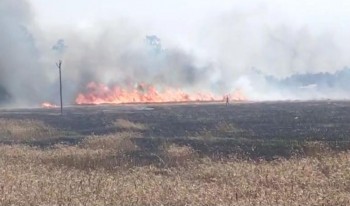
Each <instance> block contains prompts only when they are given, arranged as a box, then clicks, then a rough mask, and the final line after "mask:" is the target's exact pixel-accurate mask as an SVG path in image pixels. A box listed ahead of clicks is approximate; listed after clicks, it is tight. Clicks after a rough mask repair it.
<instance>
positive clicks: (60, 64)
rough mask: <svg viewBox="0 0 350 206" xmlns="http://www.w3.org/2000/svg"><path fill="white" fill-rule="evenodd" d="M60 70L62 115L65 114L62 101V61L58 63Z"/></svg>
mask: <svg viewBox="0 0 350 206" xmlns="http://www.w3.org/2000/svg"><path fill="white" fill-rule="evenodd" d="M56 65H57V67H58V70H59V75H60V100H61V115H62V114H63V101H62V72H61V68H62V60H59V62H58V63H56Z"/></svg>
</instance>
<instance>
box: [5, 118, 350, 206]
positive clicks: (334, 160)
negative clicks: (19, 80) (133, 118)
mask: <svg viewBox="0 0 350 206" xmlns="http://www.w3.org/2000/svg"><path fill="white" fill-rule="evenodd" d="M4 122H6V121H5V120H2V122H0V123H1V124H3V125H4V124H5V123H4ZM18 124H21V127H20V129H18V126H17V125H18ZM11 125H14V126H11ZM38 125H39V126H38ZM120 125H124V127H126V126H125V125H126V122H125V121H124V122H123V121H121V120H118V126H120ZM128 125H129V126H127V127H131V126H130V124H128ZM23 127H34V128H36V129H35V130H30V129H24V128H23ZM133 127H135V125H133ZM4 128H5V127H4ZM137 128H141V129H143V128H144V126H142V125H137ZM6 129H7V132H6V134H11V135H12V136H11V135H8V136H7V137H6V138H8V139H10V138H14V139H17V138H19V137H20V139H23V138H24V135H23V132H18V131H19V130H20V131H30V134H31V136H35V135H34V133H36V132H37V133H38V134H40V135H41V138H44V136H45V135H47V136H46V138H50V136H49V135H50V134H52V133H54V134H56V133H57V131H54V132H53V130H52V129H51V128H47V127H46V126H45V125H44V124H43V123H38V122H33V121H31V122H26V123H24V124H23V121H22V122H13V121H11V122H6ZM16 131H17V132H16ZM47 131H50V132H47ZM43 134H45V135H43ZM139 135H140V134H139V133H134V132H132V131H126V132H120V133H115V134H109V135H91V136H89V137H87V138H86V139H84V140H83V141H82V142H80V143H79V144H77V145H74V146H69V145H55V146H52V147H49V148H39V147H33V146H26V145H25V144H20V143H18V144H17V143H16V144H12V145H5V144H3V145H0V177H1V178H0V205H349V204H350V152H333V151H331V150H329V149H328V148H327V147H326V146H324V145H322V144H319V143H315V144H311V145H310V148H312V149H313V150H311V151H313V152H310V153H309V155H308V156H306V157H299V156H295V157H292V158H289V159H283V158H277V159H275V160H273V161H266V160H264V159H254V160H253V159H249V158H241V157H240V158H238V157H237V156H234V155H233V156H231V157H220V156H216V157H213V156H203V155H200V154H199V153H198V151H195V150H194V149H193V148H191V147H190V146H180V145H176V144H168V145H164V146H163V147H162V148H161V149H160V150H159V151H160V152H158V153H152V152H148V153H147V152H144V151H140V148H139V147H138V146H137V145H136V144H135V143H134V142H133V141H132V137H134V136H139ZM137 154H139V155H137Z"/></svg>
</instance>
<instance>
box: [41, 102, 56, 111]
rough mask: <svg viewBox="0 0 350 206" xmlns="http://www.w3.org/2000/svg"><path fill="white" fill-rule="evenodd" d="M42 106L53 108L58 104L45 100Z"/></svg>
mask: <svg viewBox="0 0 350 206" xmlns="http://www.w3.org/2000/svg"><path fill="white" fill-rule="evenodd" d="M41 107H42V108H46V109H51V108H57V107H58V106H57V105H55V104H52V103H50V102H44V103H42V104H41Z"/></svg>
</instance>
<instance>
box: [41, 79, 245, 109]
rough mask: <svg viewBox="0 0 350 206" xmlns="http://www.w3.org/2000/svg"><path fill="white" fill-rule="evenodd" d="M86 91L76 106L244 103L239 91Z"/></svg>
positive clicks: (97, 87) (95, 86)
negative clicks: (215, 93) (225, 93)
mask: <svg viewBox="0 0 350 206" xmlns="http://www.w3.org/2000/svg"><path fill="white" fill-rule="evenodd" d="M86 89H87V91H86V92H83V93H79V94H78V95H77V97H76V99H75V103H76V104H78V105H99V104H122V103H167V102H209V101H226V100H227V98H229V100H230V101H245V100H246V97H245V95H244V94H243V92H242V91H241V90H235V91H234V92H233V93H231V94H228V95H223V96H218V95H213V94H211V93H210V92H197V93H187V92H184V91H182V90H180V89H173V88H165V89H162V90H161V91H159V90H157V89H156V88H155V87H154V86H152V85H149V84H138V85H137V86H136V87H132V88H122V87H120V86H113V87H108V86H107V85H105V84H101V83H96V82H90V83H89V84H88V85H87V87H86ZM42 107H43V108H56V107H58V106H57V105H55V104H51V103H49V102H44V103H43V104H42Z"/></svg>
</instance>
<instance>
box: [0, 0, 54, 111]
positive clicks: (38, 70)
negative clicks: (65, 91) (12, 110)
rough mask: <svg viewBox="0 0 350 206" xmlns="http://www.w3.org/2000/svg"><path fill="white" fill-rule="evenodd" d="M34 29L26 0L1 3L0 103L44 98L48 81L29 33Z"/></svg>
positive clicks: (32, 100)
mask: <svg viewBox="0 0 350 206" xmlns="http://www.w3.org/2000/svg"><path fill="white" fill-rule="evenodd" d="M34 26H35V25H34V23H33V15H32V13H31V11H30V5H28V3H27V2H26V1H22V0H1V1H0V28H1V29H0V103H4V102H6V103H9V102H11V104H12V106H15V105H17V104H31V103H33V102H35V101H40V100H42V99H44V98H45V96H46V95H45V93H46V92H47V90H46V89H45V85H48V82H47V81H46V79H47V78H46V74H45V73H46V72H45V71H43V67H42V65H41V64H40V62H39V59H40V55H41V54H40V52H39V51H38V49H37V47H36V42H35V37H34V36H33V35H32V32H31V29H33V28H34Z"/></svg>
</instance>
